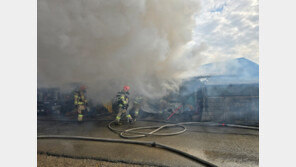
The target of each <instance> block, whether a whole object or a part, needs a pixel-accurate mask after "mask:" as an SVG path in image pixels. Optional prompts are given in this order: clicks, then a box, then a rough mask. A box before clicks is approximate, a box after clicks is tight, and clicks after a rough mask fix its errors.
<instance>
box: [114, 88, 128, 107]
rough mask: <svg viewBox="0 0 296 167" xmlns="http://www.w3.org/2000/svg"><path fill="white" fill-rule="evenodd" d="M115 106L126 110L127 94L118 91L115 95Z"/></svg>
mask: <svg viewBox="0 0 296 167" xmlns="http://www.w3.org/2000/svg"><path fill="white" fill-rule="evenodd" d="M116 98H117V104H118V106H119V107H121V108H125V109H127V108H128V92H125V91H120V92H118V93H117V95H116Z"/></svg>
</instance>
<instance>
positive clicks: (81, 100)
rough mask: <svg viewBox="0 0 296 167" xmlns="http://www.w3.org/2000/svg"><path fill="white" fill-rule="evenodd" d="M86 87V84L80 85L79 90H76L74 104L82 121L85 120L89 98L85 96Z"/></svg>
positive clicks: (78, 118) (79, 119)
mask: <svg viewBox="0 0 296 167" xmlns="http://www.w3.org/2000/svg"><path fill="white" fill-rule="evenodd" d="M85 93H86V87H85V86H84V85H82V86H80V88H79V90H76V91H75V92H74V105H75V107H76V110H77V114H78V117H77V120H78V121H79V122H80V121H82V120H83V114H84V113H85V111H87V107H86V105H87V100H86V98H85Z"/></svg>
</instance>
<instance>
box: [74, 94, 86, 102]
mask: <svg viewBox="0 0 296 167" xmlns="http://www.w3.org/2000/svg"><path fill="white" fill-rule="evenodd" d="M86 103H87V100H86V99H85V96H84V93H83V92H82V91H77V92H74V105H85V104H86Z"/></svg>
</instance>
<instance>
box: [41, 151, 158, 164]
mask: <svg viewBox="0 0 296 167" xmlns="http://www.w3.org/2000/svg"><path fill="white" fill-rule="evenodd" d="M37 159H38V161H37V166H38V167H53V166H55V167H65V166H71V167H113V166H116V167H140V166H144V167H152V166H150V165H134V164H125V163H120V162H117V163H113V162H106V161H98V160H91V159H73V158H64V157H56V156H48V155H42V154H37Z"/></svg>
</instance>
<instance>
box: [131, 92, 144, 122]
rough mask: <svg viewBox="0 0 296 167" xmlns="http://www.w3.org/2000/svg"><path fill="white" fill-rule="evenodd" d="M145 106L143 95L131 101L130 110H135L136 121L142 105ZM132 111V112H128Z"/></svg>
mask: <svg viewBox="0 0 296 167" xmlns="http://www.w3.org/2000/svg"><path fill="white" fill-rule="evenodd" d="M142 106H143V97H142V96H136V97H135V99H134V101H133V103H131V106H130V108H129V109H130V110H134V120H133V122H135V121H136V120H137V118H138V116H139V111H140V109H141V107H142ZM128 113H130V112H128Z"/></svg>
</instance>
